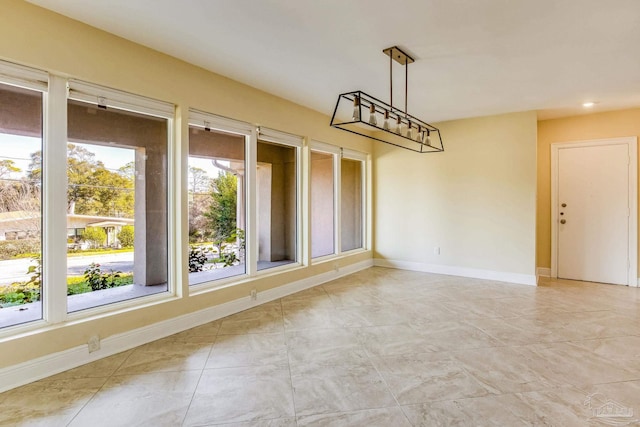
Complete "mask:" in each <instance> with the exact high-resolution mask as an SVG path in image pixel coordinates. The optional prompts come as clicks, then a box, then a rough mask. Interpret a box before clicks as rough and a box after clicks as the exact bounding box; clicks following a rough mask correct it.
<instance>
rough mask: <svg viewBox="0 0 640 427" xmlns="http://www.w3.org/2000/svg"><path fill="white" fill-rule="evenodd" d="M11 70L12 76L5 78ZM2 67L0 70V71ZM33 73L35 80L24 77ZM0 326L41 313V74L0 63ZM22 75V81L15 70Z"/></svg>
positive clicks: (28, 320) (25, 319) (39, 316)
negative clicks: (35, 82) (23, 77)
mask: <svg viewBox="0 0 640 427" xmlns="http://www.w3.org/2000/svg"><path fill="white" fill-rule="evenodd" d="M7 69H8V71H9V75H10V74H11V73H12V72H14V73H15V74H14V75H17V76H18V77H17V78H6V77H7V73H6V71H7ZM3 71H4V72H3ZM30 74H35V75H33V77H35V79H36V81H37V82H38V84H34V81H33V80H31V79H30V78H29V75H30ZM0 75H2V76H3V77H0V328H2V327H7V326H14V325H18V324H21V323H26V322H31V321H35V320H39V319H42V313H43V310H42V301H41V296H42V279H41V265H42V264H41V255H42V250H41V247H42V234H43V233H42V173H41V172H42V156H41V153H42V139H43V138H42V132H43V127H42V123H43V91H44V90H46V83H44V82H46V75H44V74H42V75H39V74H38V73H36V72H34V73H29V71H26V70H25V71H24V72H23V70H22V69H21V67H15V68H14V67H12V66H11V65H9V64H5V63H0ZM24 75H26V76H25V77H27V79H25V80H24V81H22V80H20V78H19V77H20V76H24Z"/></svg>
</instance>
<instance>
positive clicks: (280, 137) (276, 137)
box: [252, 126, 304, 276]
mask: <svg viewBox="0 0 640 427" xmlns="http://www.w3.org/2000/svg"><path fill="white" fill-rule="evenodd" d="M259 141H264V142H270V143H273V144H277V145H282V146H286V147H292V148H294V149H295V157H296V227H295V229H296V251H295V254H296V259H295V260H294V262H291V263H288V264H284V265H280V266H277V267H271V268H265V269H263V270H257V268H258V233H257V232H258V227H257V218H255V217H254V218H253V219H252V220H253V221H254V224H255V225H256V228H255V231H256V232H255V233H254V234H253V235H252V238H253V239H254V240H253V250H254V251H255V253H254V256H255V258H254V259H255V266H254V268H256V273H255V276H264V275H269V274H275V273H280V272H283V271H288V270H292V269H295V268H299V267H301V266H303V265H304V260H303V259H302V257H303V254H304V251H303V248H302V245H303V242H304V239H303V235H302V232H303V231H302V230H303V218H302V217H303V210H302V196H303V193H302V188H303V181H302V149H303V147H304V137H302V136H298V135H294V134H291V133H287V132H282V131H279V130H275V129H271V128H268V127H260V126H259V127H258V128H257V129H256V143H255V145H254V149H255V154H254V156H255V158H256V163H255V164H254V165H253V170H254V171H256V168H257V166H258V164H257V157H258V142H259ZM256 178H257V174H256V173H254V175H253V180H254V182H253V185H254V186H257V184H256ZM256 191H257V190H256ZM254 195H256V196H257V194H254ZM256 202H257V199H254V200H253V203H254V209H256V210H254V212H257V206H255V203H256Z"/></svg>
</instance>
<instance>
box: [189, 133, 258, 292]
mask: <svg viewBox="0 0 640 427" xmlns="http://www.w3.org/2000/svg"><path fill="white" fill-rule="evenodd" d="M244 171H245V137H244V136H242V135H236V134H231V133H223V132H216V131H212V132H209V131H205V130H203V129H201V128H197V127H190V128H189V181H188V185H189V285H196V284H199V283H204V282H208V281H212V280H218V279H224V278H227V277H232V276H237V275H240V274H244V273H245V271H246V269H245V238H244V230H245V203H244V200H245V197H244V194H245V178H244Z"/></svg>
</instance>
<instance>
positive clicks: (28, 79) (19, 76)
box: [0, 60, 66, 338]
mask: <svg viewBox="0 0 640 427" xmlns="http://www.w3.org/2000/svg"><path fill="white" fill-rule="evenodd" d="M0 83H2V84H5V85H7V86H14V87H19V88H23V89H28V90H32V91H35V92H39V93H41V94H42V129H41V130H42V138H41V146H40V147H41V148H40V149H41V150H42V160H41V162H42V163H41V167H42V175H41V181H40V185H41V196H40V218H41V219H40V221H41V223H40V230H41V231H40V256H41V260H42V276H41V282H40V303H41V312H40V318H39V319H36V320H33V321H27V322H22V323H16V324H14V325H10V326H6V327H4V328H1V329H0V338H1V337H5V336H9V335H14V334H16V333H17V332H20V331H30V330H35V329H39V328H42V327H43V326H45V325H46V324H47V323H49V319H48V314H49V313H48V312H49V309H48V307H47V304H46V301H47V300H48V297H47V295H48V294H49V291H50V283H51V280H50V278H49V277H47V272H48V270H49V268H48V267H49V266H50V265H53V264H51V263H50V262H47V261H48V260H47V259H46V255H47V253H46V252H47V251H45V247H46V243H47V240H48V238H49V233H50V231H51V230H50V227H49V224H48V223H47V221H46V215H45V206H46V204H47V203H50V202H51V199H52V197H51V195H49V194H48V191H47V187H46V186H45V182H46V179H45V178H46V176H45V175H46V173H47V170H45V168H44V164H45V156H46V155H47V151H49V152H50V151H51V150H46V147H47V142H46V141H47V139H48V135H47V122H48V118H49V117H48V116H49V113H50V110H51V109H50V108H48V100H49V98H50V91H51V87H50V84H49V74H48V73H47V72H45V71H41V70H38V69H35V68H31V67H25V66H23V65H18V64H15V63H12V62H8V61H2V60H0ZM61 234H66V225H65V229H64V230H63V233H61ZM16 238H17V236H16ZM65 242H66V239H65ZM65 283H66V282H65Z"/></svg>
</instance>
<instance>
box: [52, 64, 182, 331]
mask: <svg viewBox="0 0 640 427" xmlns="http://www.w3.org/2000/svg"><path fill="white" fill-rule="evenodd" d="M52 76H53V75H52ZM53 77H54V78H57V79H62V78H60V77H57V76H53ZM63 80H64V81H65V86H66V91H65V92H66V93H65V97H64V108H59V110H63V112H64V126H60V128H62V127H64V140H63V141H62V142H58V145H60V146H62V147H65V149H64V150H58V151H60V152H62V156H63V157H64V164H66V161H67V150H66V146H67V140H68V132H67V105H68V101H69V100H75V101H81V102H85V103H89V104H94V105H96V106H104V107H107V108H109V107H111V108H114V109H118V110H124V111H129V112H134V113H140V114H144V115H148V116H152V117H158V118H162V119H165V120H166V121H167V177H166V179H167V193H166V194H165V198H166V203H167V260H166V262H167V290H166V291H164V292H159V293H157V294H152V295H148V296H142V297H137V298H133V299H128V300H124V301H118V302H114V303H109V304H105V305H99V306H96V307H91V308H87V309H83V310H79V311H74V312H71V313H68V312H67V311H68V307H67V295H66V286H65V287H64V298H63V295H61V294H62V292H61V291H62V290H63V287H62V286H59V288H60V289H57V290H56V291H57V292H56V294H55V297H54V298H55V300H56V302H55V303H56V308H55V309H54V310H55V311H56V312H58V313H57V316H56V317H57V319H56V321H55V323H58V322H64V321H75V320H79V319H85V318H90V317H94V316H99V315H104V314H107V315H108V314H110V313H112V312H118V311H122V310H137V309H140V308H142V307H144V306H147V305H149V304H154V303H157V302H162V301H167V300H170V299H173V298H176V295H177V290H176V288H177V283H178V274H179V273H180V269H179V268H176V266H175V260H176V259H177V248H178V244H177V242H176V241H175V239H173V238H172V236H173V234H172V232H173V230H175V227H176V226H177V222H176V214H175V209H173V208H172V206H175V201H176V191H175V188H174V187H175V186H174V185H173V183H174V182H175V176H176V174H175V169H174V165H175V158H176V151H175V150H176V144H175V120H176V114H175V105H174V104H172V103H169V102H165V101H160V100H155V99H152V98H148V97H145V96H142V95H135V94H132V93H129V92H125V91H121V90H118V89H113V88H108V87H105V86H101V85H96V84H93V83H88V82H84V81H81V80H75V79H63ZM58 102H61V101H60V100H58ZM53 105H57V104H53ZM60 105H61V104H60ZM60 114H62V112H61V113H60ZM58 125H60V123H58ZM57 131H58V132H60V131H61V129H57ZM59 138H60V137H59V136H58V140H59ZM62 144H63V145H62ZM63 172H64V174H65V176H64V186H63V187H62V189H58V197H59V199H61V200H63V201H66V192H67V182H66V170H64V171H63ZM62 205H63V206H64V210H63V211H62V210H61V209H60V207H59V206H58V209H56V210H55V211H52V212H49V214H48V215H46V217H50V216H51V217H53V220H54V221H57V223H64V224H65V225H64V228H65V230H66V215H67V212H66V203H62ZM64 243H65V249H64V250H63V251H61V252H62V253H61V254H58V256H59V257H62V258H64V263H61V264H59V265H62V266H63V268H61V269H58V270H59V271H57V275H58V276H57V277H56V279H54V280H57V281H58V282H62V283H66V277H67V271H66V265H67V264H66V255H67V254H66V240H65V242H64ZM60 270H62V271H60ZM62 299H64V303H63V302H62ZM52 302H53V301H52ZM63 305H64V311H65V312H66V313H64V315H63V314H62V313H60V312H61V311H62V306H63ZM59 311H60V312H59Z"/></svg>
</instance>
